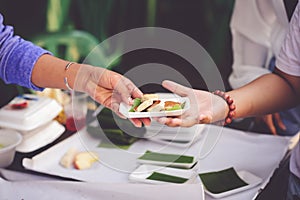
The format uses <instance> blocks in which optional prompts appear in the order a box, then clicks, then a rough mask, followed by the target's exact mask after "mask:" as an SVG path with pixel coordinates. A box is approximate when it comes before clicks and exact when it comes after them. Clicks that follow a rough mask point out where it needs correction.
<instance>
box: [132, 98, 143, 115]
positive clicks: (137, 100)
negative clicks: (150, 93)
mask: <svg viewBox="0 0 300 200" xmlns="http://www.w3.org/2000/svg"><path fill="white" fill-rule="evenodd" d="M141 102H142V101H141V99H140V98H135V99H134V101H133V104H132V106H131V108H130V110H129V112H135V110H134V109H135V108H136V107H138V106H139V105H140V104H141Z"/></svg>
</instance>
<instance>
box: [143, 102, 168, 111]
mask: <svg viewBox="0 0 300 200" xmlns="http://www.w3.org/2000/svg"><path fill="white" fill-rule="evenodd" d="M163 109H164V103H163V102H162V101H161V100H157V101H154V102H153V104H152V105H151V106H150V107H148V108H147V111H148V112H159V111H161V110H163Z"/></svg>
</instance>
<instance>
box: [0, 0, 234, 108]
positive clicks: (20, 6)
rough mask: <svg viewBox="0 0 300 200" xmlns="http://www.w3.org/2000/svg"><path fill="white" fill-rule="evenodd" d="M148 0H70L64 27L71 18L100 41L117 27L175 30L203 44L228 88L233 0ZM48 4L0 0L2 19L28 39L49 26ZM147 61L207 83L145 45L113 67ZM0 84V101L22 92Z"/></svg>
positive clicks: (201, 86)
mask: <svg viewBox="0 0 300 200" xmlns="http://www.w3.org/2000/svg"><path fill="white" fill-rule="evenodd" d="M63 1H64V0H63ZM151 1H152V0H150V1H140V0H71V1H70V9H69V14H68V15H67V16H69V17H68V18H67V19H66V20H65V22H64V23H65V27H67V26H68V25H70V24H71V25H72V26H73V27H74V28H75V29H78V30H84V31H88V32H90V33H91V34H93V35H94V36H95V37H96V38H98V39H99V41H100V42H101V41H103V40H105V39H106V38H108V37H110V36H112V35H114V34H117V33H119V32H121V31H124V30H128V29H132V28H137V27H145V26H149V25H152V26H153V25H154V26H157V27H164V28H169V29H173V30H176V31H179V32H181V33H183V34H186V35H188V36H190V37H191V38H193V39H194V40H196V41H197V42H198V43H199V44H201V45H202V46H203V47H204V48H205V49H206V50H207V52H208V53H209V54H210V56H211V57H212V58H213V60H214V61H215V63H216V65H217V67H218V69H219V70H220V72H221V75H222V77H223V81H224V84H225V87H226V89H230V87H229V84H228V82H227V79H228V75H229V74H230V72H231V64H232V52H231V51H232V50H231V37H230V30H229V20H230V16H231V12H232V8H233V4H234V0H201V1H199V0H189V1H182V0H158V1H155V2H153V1H152V2H151ZM149 3H155V18H154V22H153V23H152V24H149ZM47 6H48V0H26V1H15V0H0V12H1V13H2V14H3V15H4V20H5V21H4V22H5V24H9V25H12V26H14V27H15V33H16V34H18V35H20V36H22V37H24V38H25V39H28V40H30V39H31V38H32V37H34V36H35V35H38V34H43V33H45V32H46V31H47V30H46V11H47ZM152 11H153V9H152ZM150 62H151V63H161V64H165V65H168V66H171V67H173V68H175V69H176V70H178V71H180V72H182V73H183V75H184V76H186V77H187V78H188V80H189V81H190V83H191V85H192V86H193V87H194V88H198V89H206V86H205V83H204V81H203V80H199V78H198V77H199V76H197V74H196V73H195V69H193V66H191V65H190V64H189V63H188V62H187V61H185V60H184V59H182V58H180V57H178V56H176V55H174V54H172V53H169V52H165V51H161V50H153V49H144V50H138V51H134V52H131V53H128V54H126V55H124V56H123V57H122V61H121V63H120V64H119V65H118V66H117V67H116V68H115V70H116V71H119V72H121V73H125V72H126V71H127V70H129V69H131V68H132V67H134V66H137V65H141V64H145V63H150ZM0 89H1V96H2V97H3V96H5V98H1V100H0V104H1V105H3V104H4V102H7V101H8V100H7V99H11V98H12V97H13V96H14V95H15V94H16V93H18V92H20V90H18V89H17V88H16V87H15V86H14V85H10V86H7V85H5V84H3V83H2V84H1V88H0ZM144 90H146V92H157V91H160V90H162V88H161V87H160V86H151V87H147V86H145V88H144ZM3 91H4V92H3ZM3 94H5V95H3Z"/></svg>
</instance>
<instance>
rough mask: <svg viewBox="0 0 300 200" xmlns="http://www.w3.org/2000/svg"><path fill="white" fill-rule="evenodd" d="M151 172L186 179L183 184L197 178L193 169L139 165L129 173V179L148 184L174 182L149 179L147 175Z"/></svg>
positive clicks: (193, 181) (194, 180)
mask: <svg viewBox="0 0 300 200" xmlns="http://www.w3.org/2000/svg"><path fill="white" fill-rule="evenodd" d="M153 172H158V173H163V174H168V175H171V176H178V177H182V178H186V179H188V180H187V181H186V182H185V183H184V184H187V183H195V182H196V179H197V178H198V174H197V172H195V171H193V170H186V169H177V168H170V167H160V166H156V165H140V166H139V167H138V168H137V169H135V170H134V171H133V172H132V173H131V174H130V175H129V180H130V181H133V182H140V183H150V184H159V185H160V184H174V183H169V182H163V181H156V180H149V179H147V177H149V176H150V175H151V174H152V173H153Z"/></svg>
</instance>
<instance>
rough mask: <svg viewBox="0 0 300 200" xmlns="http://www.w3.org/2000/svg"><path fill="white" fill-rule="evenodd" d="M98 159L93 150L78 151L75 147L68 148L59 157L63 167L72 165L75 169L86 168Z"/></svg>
mask: <svg viewBox="0 0 300 200" xmlns="http://www.w3.org/2000/svg"><path fill="white" fill-rule="evenodd" d="M97 160H99V158H98V155H97V153H95V152H89V151H84V152H78V151H77V149H75V148H73V147H72V148H70V149H69V150H68V151H67V152H66V153H65V154H64V155H63V157H62V158H61V160H60V164H61V166H63V167H65V168H71V167H74V168H75V169H79V170H83V169H88V168H90V167H91V166H92V164H93V163H94V162H96V161H97Z"/></svg>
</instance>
